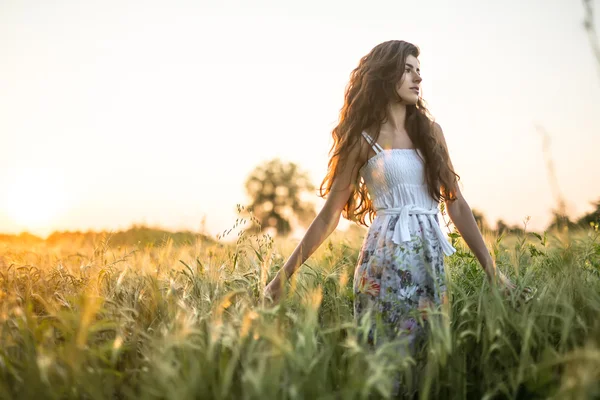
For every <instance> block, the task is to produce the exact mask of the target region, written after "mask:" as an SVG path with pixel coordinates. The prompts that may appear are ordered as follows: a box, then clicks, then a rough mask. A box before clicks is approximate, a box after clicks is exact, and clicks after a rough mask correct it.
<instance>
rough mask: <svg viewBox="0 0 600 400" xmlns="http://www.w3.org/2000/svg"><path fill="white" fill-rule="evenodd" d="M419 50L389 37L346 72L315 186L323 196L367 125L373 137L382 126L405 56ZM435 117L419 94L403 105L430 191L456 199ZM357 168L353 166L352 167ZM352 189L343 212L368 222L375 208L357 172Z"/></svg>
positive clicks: (452, 174) (454, 178)
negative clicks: (325, 157) (322, 175)
mask: <svg viewBox="0 0 600 400" xmlns="http://www.w3.org/2000/svg"><path fill="white" fill-rule="evenodd" d="M419 54H420V49H419V47H417V46H416V45H413V44H411V43H408V42H405V41H403V40H390V41H387V42H383V43H381V44H378V45H377V46H375V47H374V48H373V49H372V50H371V51H370V52H369V53H368V54H367V55H366V56H364V57H363V58H362V59H361V60H360V62H359V64H358V66H357V67H356V68H355V69H354V70H353V71H352V73H351V74H350V81H349V82H348V84H347V86H346V90H345V94H344V106H343V107H342V109H341V111H340V116H339V122H338V124H337V126H336V127H335V128H334V129H333V131H332V132H331V134H332V136H333V145H332V146H331V150H330V151H329V155H330V158H329V162H328V169H327V174H326V175H325V178H324V179H323V182H322V183H321V186H320V189H319V196H320V197H322V198H325V197H326V196H327V195H328V194H329V192H330V191H331V187H332V185H333V182H334V180H335V178H336V176H337V175H338V172H339V171H341V170H342V169H343V168H344V167H345V164H346V161H347V158H348V154H349V152H350V150H351V149H352V148H353V147H354V146H357V145H360V142H359V141H360V140H361V135H362V131H363V130H366V129H371V130H372V132H373V135H372V137H373V139H374V140H375V141H377V139H378V137H379V130H380V128H381V125H382V124H383V123H384V122H386V120H387V118H388V115H387V109H388V104H390V103H391V102H400V101H402V99H401V98H400V96H399V95H398V93H397V91H396V87H397V84H398V83H399V82H400V81H401V79H402V76H403V75H404V71H405V63H406V58H407V57H408V56H409V55H412V56H414V57H419ZM434 123H435V122H434V119H433V118H432V117H431V115H430V113H429V111H428V110H427V107H426V103H425V101H424V100H423V99H422V98H420V97H419V100H418V102H417V104H414V105H412V104H407V105H406V120H405V126H404V127H405V129H406V131H407V132H408V136H409V137H410V139H411V140H412V142H413V144H414V146H415V147H416V148H417V149H419V150H421V152H422V154H423V156H424V157H425V159H424V161H425V175H426V182H427V185H428V189H429V193H430V194H431V196H432V197H433V198H434V199H436V200H437V201H438V202H439V201H440V200H442V199H443V200H455V199H456V184H457V182H458V180H459V179H460V176H459V175H457V174H456V173H455V172H454V171H453V170H452V168H451V165H450V160H449V156H448V152H447V150H446V148H445V147H444V146H443V144H442V143H441V142H440V140H439V137H438V136H437V135H436V133H435V131H434ZM354 167H355V168H357V166H356V165H355V166H354ZM352 184H353V187H354V189H353V191H352V193H351V195H350V197H349V198H348V202H347V203H346V205H345V206H344V209H343V211H342V216H343V217H344V218H346V219H348V220H351V221H355V222H357V223H359V224H361V225H364V226H367V223H366V221H365V220H366V217H367V216H368V217H369V220H370V221H372V220H373V218H374V216H375V209H374V208H373V203H372V202H371V199H370V197H369V193H368V191H367V187H366V185H365V182H364V180H363V179H362V177H361V176H360V174H359V175H358V176H357V179H356V182H352Z"/></svg>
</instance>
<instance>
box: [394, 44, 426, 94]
mask: <svg viewBox="0 0 600 400" xmlns="http://www.w3.org/2000/svg"><path fill="white" fill-rule="evenodd" d="M420 67H421V63H420V62H419V60H417V58H416V57H415V56H413V55H409V56H408V57H407V58H406V63H405V64H404V74H403V75H402V78H401V79H400V82H399V83H398V85H397V87H396V91H397V93H398V96H400V98H401V99H402V102H403V103H405V104H417V101H418V100H419V96H420V94H421V81H422V79H421V68H420ZM415 88H416V89H415Z"/></svg>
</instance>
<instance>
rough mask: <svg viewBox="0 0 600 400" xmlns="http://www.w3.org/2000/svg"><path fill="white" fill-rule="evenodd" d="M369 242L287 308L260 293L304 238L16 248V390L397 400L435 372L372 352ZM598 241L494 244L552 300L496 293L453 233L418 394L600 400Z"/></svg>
mask: <svg viewBox="0 0 600 400" xmlns="http://www.w3.org/2000/svg"><path fill="white" fill-rule="evenodd" d="M237 224H238V222H237V221H236V225H237ZM354 232H355V234H354V235H347V234H346V235H342V234H338V233H336V234H334V235H333V236H332V238H331V239H328V241H327V242H326V243H324V245H323V246H321V248H320V249H319V250H318V251H317V253H316V254H315V255H314V256H313V257H311V259H310V260H309V261H308V262H307V264H306V265H305V266H304V267H303V268H302V269H301V270H300V271H299V272H298V273H297V274H296V275H295V276H294V278H293V279H292V281H291V282H289V284H288V286H287V288H288V291H289V293H288V296H287V297H286V300H285V301H283V302H281V303H280V304H279V305H277V306H274V307H270V306H267V305H265V304H263V299H262V297H261V296H262V295H261V293H262V289H263V287H264V284H265V283H266V282H267V281H268V280H269V279H270V278H271V277H272V276H273V274H274V273H275V272H276V271H277V270H278V269H279V268H280V267H281V265H282V264H283V262H284V261H285V257H286V255H287V254H289V253H290V252H291V247H292V246H293V243H291V242H274V241H273V240H272V239H271V238H270V237H268V236H256V235H254V236H252V235H248V234H245V233H244V232H243V230H242V231H240V234H239V236H238V238H237V240H236V241H234V242H231V243H228V242H225V241H224V240H223V239H222V240H220V241H219V242H217V243H216V244H215V243H210V244H208V243H207V242H205V241H203V240H201V239H198V241H197V242H195V243H192V244H189V245H175V244H174V243H173V241H171V240H167V241H166V242H165V243H164V244H163V245H160V246H148V247H146V248H139V247H126V246H112V245H111V242H110V237H105V238H104V239H103V240H101V241H97V242H94V243H79V244H72V245H69V243H64V242H60V243H59V244H54V245H52V244H48V243H40V244H36V245H35V246H27V247H26V246H19V245H17V244H14V243H11V244H10V245H2V244H0V250H1V251H0V254H2V256H0V290H1V291H0V298H1V302H0V340H1V344H0V397H1V398H3V399H16V398H19V399H21V398H22V399H28V398H32V399H33V398H35V399H46V398H48V399H65V398H67V399H71V398H72V399H107V398H111V399H114V398H119V399H130V398H132V399H133V398H135V399H232V398H235V399H271V398H277V399H371V398H390V397H391V393H392V389H393V385H394V380H395V378H396V377H397V376H403V377H409V376H410V374H411V373H413V372H415V371H414V366H415V365H420V364H415V360H412V359H411V358H410V357H408V356H402V355H401V354H400V353H399V352H397V351H395V350H394V349H396V347H395V346H396V345H397V344H398V343H394V342H390V343H386V344H384V345H382V346H379V347H377V348H376V349H372V348H370V347H369V346H368V344H367V343H364V342H363V339H362V338H363V337H365V336H366V335H361V332H364V331H365V330H366V329H367V327H368V323H369V321H368V320H367V319H365V320H362V321H354V319H353V314H352V276H353V271H354V267H355V265H356V261H357V255H358V248H359V246H360V244H361V240H362V237H361V235H360V234H356V232H359V231H354ZM598 235H599V233H598V227H597V226H596V227H593V228H592V229H590V230H588V231H585V232H583V231H581V232H576V233H573V232H571V233H570V234H566V233H556V234H550V233H544V235H543V236H541V235H537V236H536V235H535V234H525V235H523V236H521V237H511V238H503V237H500V238H495V237H489V236H488V237H487V239H488V240H490V243H491V248H492V249H493V252H494V255H495V257H496V260H497V265H498V267H499V268H500V269H501V270H502V271H503V272H505V273H506V274H507V275H509V276H510V277H511V278H512V280H513V281H515V282H517V283H518V285H519V287H520V288H522V287H523V286H524V285H527V286H529V287H532V288H534V289H535V290H536V291H535V294H534V296H533V297H532V298H531V299H530V300H529V301H526V302H525V301H523V300H522V299H521V298H520V297H519V291H517V292H515V294H514V295H513V296H512V297H508V298H507V297H503V296H502V295H500V294H499V293H498V292H497V291H495V290H491V288H490V287H489V286H488V284H487V283H486V280H485V279H484V278H485V276H484V274H483V271H482V270H481V268H480V267H479V266H478V264H477V262H476V260H475V259H474V257H473V255H472V254H471V253H470V252H469V251H468V249H467V248H466V247H465V246H464V244H463V243H462V242H461V239H460V238H459V237H455V238H454V240H455V246H456V247H457V249H458V252H457V253H456V254H455V255H453V256H452V257H450V258H447V271H448V278H449V293H450V302H449V305H448V306H446V307H439V308H437V309H435V310H431V311H430V318H429V321H430V326H431V334H430V335H429V339H428V343H427V346H426V353H425V355H426V360H425V363H424V364H422V365H421V367H420V368H421V370H420V372H419V373H418V375H417V376H418V378H419V379H418V383H419V385H420V390H419V396H420V398H430V399H461V398H484V399H492V398H494V399H495V398H514V399H517V398H523V399H535V398H557V399H563V398H577V399H581V398H594V397H595V398H598V397H599V396H600V385H599V383H598V382H599V381H600V319H599V318H598V316H599V315H600V241H599V240H598Z"/></svg>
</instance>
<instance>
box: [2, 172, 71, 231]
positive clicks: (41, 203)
mask: <svg viewBox="0 0 600 400" xmlns="http://www.w3.org/2000/svg"><path fill="white" fill-rule="evenodd" d="M2 200H3V202H2V208H3V210H4V212H5V213H6V215H7V216H8V217H9V218H10V219H12V220H13V221H14V222H15V223H16V224H18V225H20V226H21V228H24V229H36V228H38V229H39V228H46V227H48V225H49V224H50V223H52V222H54V220H55V219H56V218H57V217H58V216H59V215H60V214H61V213H62V212H63V211H64V210H65V208H66V200H67V198H66V194H65V190H64V185H63V184H62V178H61V177H60V176H58V174H56V173H53V172H52V171H49V170H47V169H42V168H24V169H19V170H15V172H14V173H13V174H12V176H11V180H10V181H9V182H8V185H7V186H6V187H5V190H4V191H3V199H2Z"/></svg>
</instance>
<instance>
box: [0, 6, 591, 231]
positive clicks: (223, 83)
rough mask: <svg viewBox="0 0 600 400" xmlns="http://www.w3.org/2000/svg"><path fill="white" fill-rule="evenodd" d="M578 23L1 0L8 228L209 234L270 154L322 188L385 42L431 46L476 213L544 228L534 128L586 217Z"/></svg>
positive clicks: (441, 104)
mask: <svg viewBox="0 0 600 400" xmlns="http://www.w3.org/2000/svg"><path fill="white" fill-rule="evenodd" d="M594 4H595V5H596V14H597V15H596V21H595V22H596V25H597V26H599V27H600V21H599V18H598V14H600V2H599V1H596V2H595V3H594ZM583 16H584V13H583V6H582V2H581V1H573V0H529V1H516V0H510V1H496V2H482V1H475V0H462V1H433V0H432V1H424V2H416V1H411V2H408V1H398V0H395V1H369V2H366V1H364V0H363V1H360V2H358V1H349V0H345V1H322V0H320V1H316V0H310V1H281V0H279V1H246V2H244V1H180V0H177V1H174V0H171V1H148V0H146V1H139V2H134V1H106V0H103V1H74V0H73V1H53V2H47V1H41V0H40V1H17V0H14V1H11V0H0V54H2V58H1V61H0V144H1V147H0V187H2V191H1V192H0V194H1V197H0V231H2V232H19V231H21V230H25V229H27V230H30V231H33V232H35V233H38V234H41V235H45V234H47V233H49V232H50V231H51V230H54V229H61V230H62V229H88V228H93V229H101V228H106V229H118V228H127V227H128V226H130V225H131V224H132V223H136V222H138V223H139V222H146V223H149V224H158V225H161V226H163V227H165V228H168V229H178V228H188V229H193V230H198V229H199V227H200V223H201V220H202V217H203V216H206V224H207V228H208V230H209V232H210V233H212V234H215V233H217V232H219V231H223V230H224V229H227V228H229V227H231V226H232V225H233V222H234V221H235V218H236V214H235V205H236V204H237V203H246V202H247V199H246V197H245V193H244V189H243V183H244V180H245V178H246V176H247V174H248V173H249V172H250V171H251V169H252V168H253V167H254V166H256V165H257V164H259V163H260V162H261V161H263V160H266V159H270V158H273V157H280V158H282V159H284V160H288V161H293V162H296V163H298V164H300V165H301V166H302V167H303V168H304V169H305V170H307V171H309V173H310V174H311V176H312V177H313V181H314V183H315V184H319V183H320V182H321V179H322V177H323V175H324V173H325V171H326V165H327V153H328V150H329V148H330V145H331V133H330V132H331V129H332V128H333V127H334V126H335V123H336V121H337V117H338V112H339V109H340V108H341V106H342V102H343V92H344V87H345V85H346V83H347V81H348V78H349V74H350V72H351V70H352V69H353V68H354V67H355V66H356V65H357V63H358V61H359V59H360V58H361V57H362V56H363V55H365V54H366V53H367V52H368V51H369V50H370V49H371V48H372V47H374V46H375V45H377V44H378V43H380V42H383V41H386V40H389V39H403V40H407V41H410V42H412V43H414V44H416V45H418V46H419V47H420V48H421V50H422V55H421V57H420V61H421V70H422V75H423V79H424V80H423V96H424V98H425V100H426V101H427V102H428V104H429V106H430V110H431V111H432V113H433V114H434V115H435V117H436V120H437V121H438V122H439V123H440V124H441V126H442V127H443V129H444V132H445V135H446V138H447V142H448V146H449V149H450V154H451V157H452V159H453V162H454V165H455V167H456V168H457V172H458V173H459V175H461V178H462V183H463V188H462V192H463V194H464V195H465V197H466V199H467V201H468V202H469V204H470V205H471V207H472V208H475V209H479V210H481V211H483V212H484V213H485V214H486V216H487V217H488V219H490V220H491V221H492V222H493V221H495V220H496V219H497V218H503V219H505V220H506V221H507V222H509V223H520V222H521V221H522V220H523V219H524V218H525V217H526V216H531V222H530V225H529V226H530V227H532V228H534V229H541V228H543V227H544V226H545V225H546V224H547V223H548V221H549V218H550V208H551V207H553V205H554V199H553V197H552V191H551V188H550V185H549V180H548V177H547V173H546V168H545V161H544V157H543V154H542V151H541V149H542V141H541V136H540V135H539V133H538V132H537V131H536V129H535V125H534V124H536V123H537V124H540V125H543V126H544V127H545V128H546V129H547V131H548V132H549V133H550V135H551V138H552V143H551V151H552V155H553V157H554V162H555V168H556V172H557V176H558V180H559V183H560V186H561V189H562V191H563V192H564V195H565V197H566V199H567V202H568V210H569V211H570V213H571V214H572V215H573V216H575V217H578V216H580V215H581V214H583V213H584V212H587V211H590V210H591V206H590V204H589V203H590V202H591V201H595V200H596V199H598V198H600V185H598V183H599V182H600V179H598V178H599V176H598V161H597V160H598V149H599V148H600V136H599V135H598V133H600V115H599V112H598V111H599V110H600V77H599V76H598V73H597V67H596V65H595V60H594V58H593V55H592V50H591V48H590V45H589V43H588V41H587V36H586V33H585V31H584V29H583V24H582V21H583ZM314 198H315V201H316V204H317V208H318V209H319V208H320V206H321V205H322V204H323V201H322V200H321V199H319V198H318V197H316V196H315V197H314Z"/></svg>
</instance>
